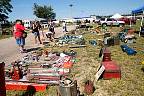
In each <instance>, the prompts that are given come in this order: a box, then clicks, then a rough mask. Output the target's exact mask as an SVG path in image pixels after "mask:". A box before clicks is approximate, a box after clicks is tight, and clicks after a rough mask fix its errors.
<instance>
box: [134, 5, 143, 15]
mask: <svg viewBox="0 0 144 96" xmlns="http://www.w3.org/2000/svg"><path fill="white" fill-rule="evenodd" d="M143 11H144V6H142V7H140V8H137V9H135V10H132V14H137V13H143Z"/></svg>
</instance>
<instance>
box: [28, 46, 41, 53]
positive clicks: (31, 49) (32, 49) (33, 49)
mask: <svg viewBox="0 0 144 96" xmlns="http://www.w3.org/2000/svg"><path fill="white" fill-rule="evenodd" d="M40 48H41V47H36V48H30V49H27V52H31V51H36V50H39V49H40Z"/></svg>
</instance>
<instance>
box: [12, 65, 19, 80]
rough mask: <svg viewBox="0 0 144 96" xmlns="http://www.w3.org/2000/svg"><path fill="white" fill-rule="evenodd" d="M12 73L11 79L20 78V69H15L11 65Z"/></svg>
mask: <svg viewBox="0 0 144 96" xmlns="http://www.w3.org/2000/svg"><path fill="white" fill-rule="evenodd" d="M13 71H14V72H13V74H12V79H13V80H19V79H21V76H20V71H19V70H16V69H15V67H13Z"/></svg>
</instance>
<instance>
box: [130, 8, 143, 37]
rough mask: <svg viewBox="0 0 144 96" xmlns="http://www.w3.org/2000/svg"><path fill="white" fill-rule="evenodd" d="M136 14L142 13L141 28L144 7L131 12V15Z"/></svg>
mask: <svg viewBox="0 0 144 96" xmlns="http://www.w3.org/2000/svg"><path fill="white" fill-rule="evenodd" d="M138 13H142V14H143V15H142V20H141V26H142V25H143V19H144V18H143V17H144V6H142V7H140V8H138V9H135V10H132V14H138ZM141 26H140V31H141ZM139 36H140V32H139Z"/></svg>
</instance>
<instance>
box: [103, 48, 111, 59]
mask: <svg viewBox="0 0 144 96" xmlns="http://www.w3.org/2000/svg"><path fill="white" fill-rule="evenodd" d="M105 61H111V52H110V50H109V49H108V48H105V49H104V50H103V62H105Z"/></svg>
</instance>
